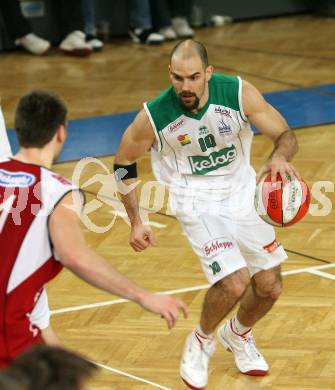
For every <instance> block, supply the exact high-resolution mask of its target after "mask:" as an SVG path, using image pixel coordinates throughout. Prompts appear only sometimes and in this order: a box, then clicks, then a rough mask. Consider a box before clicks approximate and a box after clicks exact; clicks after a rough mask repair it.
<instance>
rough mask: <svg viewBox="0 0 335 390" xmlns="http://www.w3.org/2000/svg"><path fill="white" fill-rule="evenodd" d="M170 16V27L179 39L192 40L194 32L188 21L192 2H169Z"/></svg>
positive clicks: (189, 0)
mask: <svg viewBox="0 0 335 390" xmlns="http://www.w3.org/2000/svg"><path fill="white" fill-rule="evenodd" d="M169 4H170V6H171V15H172V19H171V20H172V27H173V29H174V31H175V32H176V34H177V35H178V37H179V38H192V37H193V35H194V31H193V30H192V29H191V27H190V25H189V23H188V19H189V17H190V15H191V10H192V6H193V1H192V0H169Z"/></svg>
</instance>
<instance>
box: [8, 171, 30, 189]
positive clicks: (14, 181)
mask: <svg viewBox="0 0 335 390" xmlns="http://www.w3.org/2000/svg"><path fill="white" fill-rule="evenodd" d="M35 181H36V177H35V176H34V175H32V174H30V173H26V172H9V171H6V170H4V169H0V186H2V187H10V188H15V187H20V188H22V187H30V186H31V185H32V184H34V183H35Z"/></svg>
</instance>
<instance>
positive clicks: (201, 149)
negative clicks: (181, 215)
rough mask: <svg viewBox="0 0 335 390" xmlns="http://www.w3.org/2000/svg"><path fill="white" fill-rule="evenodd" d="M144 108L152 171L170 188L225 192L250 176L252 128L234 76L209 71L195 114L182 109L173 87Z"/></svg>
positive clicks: (236, 186) (227, 194)
mask: <svg viewBox="0 0 335 390" xmlns="http://www.w3.org/2000/svg"><path fill="white" fill-rule="evenodd" d="M144 107H145V110H146V112H147V115H148V116H149V119H150V121H151V124H152V126H153V128H154V131H155V134H156V144H155V146H154V147H153V148H152V167H153V172H154V174H155V176H156V178H157V180H158V181H160V182H161V183H163V184H164V185H167V186H168V187H169V188H170V190H171V191H172V192H175V193H178V192H180V190H181V189H186V190H191V191H200V193H202V194H203V193H205V194H206V192H208V191H211V190H215V194H216V195H218V196H220V197H221V198H222V197H229V196H230V195H231V194H232V193H233V192H235V191H236V190H238V189H240V188H242V187H243V186H244V185H245V183H246V182H248V181H249V180H254V177H255V172H254V170H253V169H252V167H251V165H250V149H251V142H252V137H253V133H252V130H251V128H250V125H249V122H248V120H247V118H246V116H245V114H244V112H243V107H242V81H241V79H240V78H239V77H233V76H226V75H222V74H213V76H212V78H211V80H210V81H209V99H208V101H207V103H206V105H205V106H204V107H203V108H202V109H201V110H200V111H199V112H198V113H197V114H195V113H192V112H187V111H183V110H182V107H181V105H180V103H179V100H178V96H177V94H176V93H175V91H174V89H173V87H170V88H168V89H167V90H165V91H164V92H163V93H162V94H161V95H159V96H158V97H157V98H156V99H154V100H152V101H150V102H147V103H145V104H144Z"/></svg>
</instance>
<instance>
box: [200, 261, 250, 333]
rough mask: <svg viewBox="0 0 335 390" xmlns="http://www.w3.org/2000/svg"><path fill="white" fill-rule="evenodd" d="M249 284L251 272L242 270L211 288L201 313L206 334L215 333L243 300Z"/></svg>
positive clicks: (245, 269) (202, 327)
mask: <svg viewBox="0 0 335 390" xmlns="http://www.w3.org/2000/svg"><path fill="white" fill-rule="evenodd" d="M249 283H250V276H249V272H248V270H247V268H242V269H239V270H238V271H236V272H234V273H233V274H231V275H229V276H227V277H226V278H224V279H222V280H220V281H219V282H217V283H215V284H214V285H213V286H211V288H210V289H209V290H208V291H207V294H206V296H205V300H204V304H203V309H202V313H201V320H200V326H201V329H202V330H203V332H204V333H206V334H211V333H213V332H214V330H215V328H216V327H217V326H218V324H219V323H220V322H221V321H222V319H223V318H224V317H225V316H226V315H227V314H228V313H229V312H230V310H231V309H232V308H233V307H234V306H235V305H236V303H237V302H238V301H239V300H240V299H241V297H242V295H243V294H244V292H245V290H246V288H247V286H248V285H249Z"/></svg>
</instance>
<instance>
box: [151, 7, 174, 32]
mask: <svg viewBox="0 0 335 390" xmlns="http://www.w3.org/2000/svg"><path fill="white" fill-rule="evenodd" d="M168 1H169V0H150V8H151V15H152V22H153V26H154V28H155V29H156V30H160V29H161V28H164V27H169V26H171V12H170V7H169V4H168Z"/></svg>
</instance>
